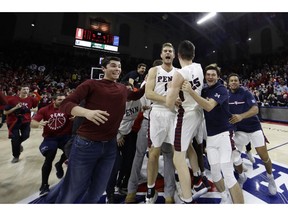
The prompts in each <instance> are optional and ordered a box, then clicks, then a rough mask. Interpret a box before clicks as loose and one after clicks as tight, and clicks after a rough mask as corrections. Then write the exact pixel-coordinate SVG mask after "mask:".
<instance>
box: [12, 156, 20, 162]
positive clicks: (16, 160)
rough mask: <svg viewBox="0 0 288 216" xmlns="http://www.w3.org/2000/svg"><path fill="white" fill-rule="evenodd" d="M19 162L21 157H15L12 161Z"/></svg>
mask: <svg viewBox="0 0 288 216" xmlns="http://www.w3.org/2000/svg"><path fill="white" fill-rule="evenodd" d="M18 162H19V157H14V158H13V159H12V161H11V163H18Z"/></svg>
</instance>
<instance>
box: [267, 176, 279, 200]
mask: <svg viewBox="0 0 288 216" xmlns="http://www.w3.org/2000/svg"><path fill="white" fill-rule="evenodd" d="M267 177H268V176H267ZM268 190H269V193H270V194H271V195H273V196H274V195H276V194H277V186H276V183H275V180H274V178H273V177H268Z"/></svg>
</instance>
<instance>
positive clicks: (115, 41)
mask: <svg viewBox="0 0 288 216" xmlns="http://www.w3.org/2000/svg"><path fill="white" fill-rule="evenodd" d="M75 46H79V47H87V48H92V49H100V50H106V51H112V52H118V46H119V36H115V35H111V34H107V33H103V32H98V31H94V30H90V29H83V28H76V34H75Z"/></svg>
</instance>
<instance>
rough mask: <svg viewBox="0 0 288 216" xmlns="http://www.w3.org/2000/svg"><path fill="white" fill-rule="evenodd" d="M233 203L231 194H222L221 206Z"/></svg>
mask: <svg viewBox="0 0 288 216" xmlns="http://www.w3.org/2000/svg"><path fill="white" fill-rule="evenodd" d="M231 203H232V200H231V198H230V196H229V193H227V192H226V193H224V194H222V193H221V202H220V204H231Z"/></svg>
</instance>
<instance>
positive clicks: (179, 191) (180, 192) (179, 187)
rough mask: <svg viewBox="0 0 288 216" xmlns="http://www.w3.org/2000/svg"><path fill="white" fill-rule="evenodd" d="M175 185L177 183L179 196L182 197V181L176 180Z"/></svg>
mask: <svg viewBox="0 0 288 216" xmlns="http://www.w3.org/2000/svg"><path fill="white" fill-rule="evenodd" d="M175 185H176V191H177V194H178V196H179V197H182V189H181V185H180V182H179V181H176V182H175Z"/></svg>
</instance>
